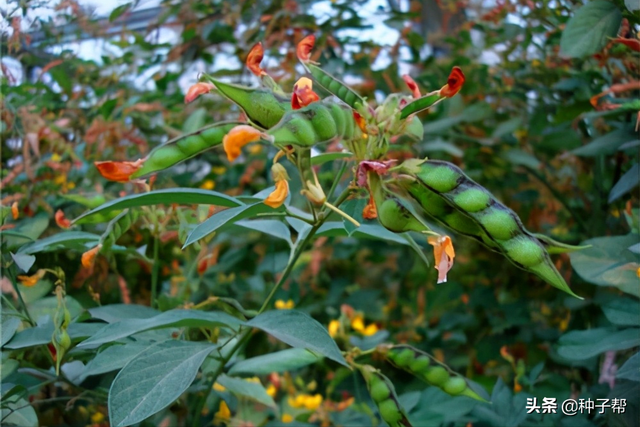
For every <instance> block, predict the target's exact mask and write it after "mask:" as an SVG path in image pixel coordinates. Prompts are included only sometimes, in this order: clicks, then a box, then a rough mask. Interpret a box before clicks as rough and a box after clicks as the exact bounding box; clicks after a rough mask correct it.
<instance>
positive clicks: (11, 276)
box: [5, 266, 36, 326]
mask: <svg viewBox="0 0 640 427" xmlns="http://www.w3.org/2000/svg"><path fill="white" fill-rule="evenodd" d="M5 270H6V271H7V276H9V280H10V281H11V285H12V286H13V290H14V291H15V293H16V294H17V295H18V301H20V305H21V306H22V309H23V310H24V314H25V315H26V316H27V321H28V322H29V323H30V324H31V326H35V325H36V322H34V321H33V318H32V317H31V314H29V309H28V308H27V303H25V302H24V299H23V298H22V293H20V289H18V282H17V281H16V276H15V274H13V271H11V266H8V267H6V268H5Z"/></svg>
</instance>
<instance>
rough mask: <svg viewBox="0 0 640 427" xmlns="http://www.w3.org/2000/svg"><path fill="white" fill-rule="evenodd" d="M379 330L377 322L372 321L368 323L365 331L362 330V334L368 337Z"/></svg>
mask: <svg viewBox="0 0 640 427" xmlns="http://www.w3.org/2000/svg"><path fill="white" fill-rule="evenodd" d="M377 332H378V326H377V325H376V324H375V323H372V324H370V325H368V326H367V327H366V328H364V331H362V335H364V336H366V337H370V336H371V335H375V334H376V333H377Z"/></svg>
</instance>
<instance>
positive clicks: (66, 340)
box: [53, 330, 71, 353]
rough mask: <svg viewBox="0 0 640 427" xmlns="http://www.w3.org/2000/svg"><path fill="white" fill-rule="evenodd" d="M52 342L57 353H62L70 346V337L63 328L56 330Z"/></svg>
mask: <svg viewBox="0 0 640 427" xmlns="http://www.w3.org/2000/svg"><path fill="white" fill-rule="evenodd" d="M53 344H54V346H55V347H57V349H58V352H59V353H63V352H65V351H67V350H69V348H70V347H71V337H69V334H68V333H67V331H65V330H59V331H56V332H54V334H53ZM60 350H62V351H60Z"/></svg>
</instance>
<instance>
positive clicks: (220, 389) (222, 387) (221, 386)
mask: <svg viewBox="0 0 640 427" xmlns="http://www.w3.org/2000/svg"><path fill="white" fill-rule="evenodd" d="M213 389H214V390H215V391H220V392H222V391H225V390H226V388H225V386H223V385H220V384H218V383H215V384H214V385H213Z"/></svg>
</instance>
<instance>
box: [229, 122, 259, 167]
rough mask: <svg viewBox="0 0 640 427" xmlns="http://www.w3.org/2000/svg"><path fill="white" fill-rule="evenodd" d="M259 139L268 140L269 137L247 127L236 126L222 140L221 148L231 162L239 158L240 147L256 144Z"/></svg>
mask: <svg viewBox="0 0 640 427" xmlns="http://www.w3.org/2000/svg"><path fill="white" fill-rule="evenodd" d="M260 139H267V140H269V137H268V135H265V134H263V133H262V132H260V131H259V130H258V129H255V128H252V127H251V126H249V125H238V126H236V127H234V128H233V129H231V130H230V131H229V132H228V133H227V134H226V135H225V136H224V138H222V147H223V148H224V152H225V153H227V158H228V159H229V161H230V162H233V161H234V160H235V159H237V158H238V157H240V154H241V153H242V151H241V150H242V147H244V146H245V145H247V144H249V143H251V142H258V141H260Z"/></svg>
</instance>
